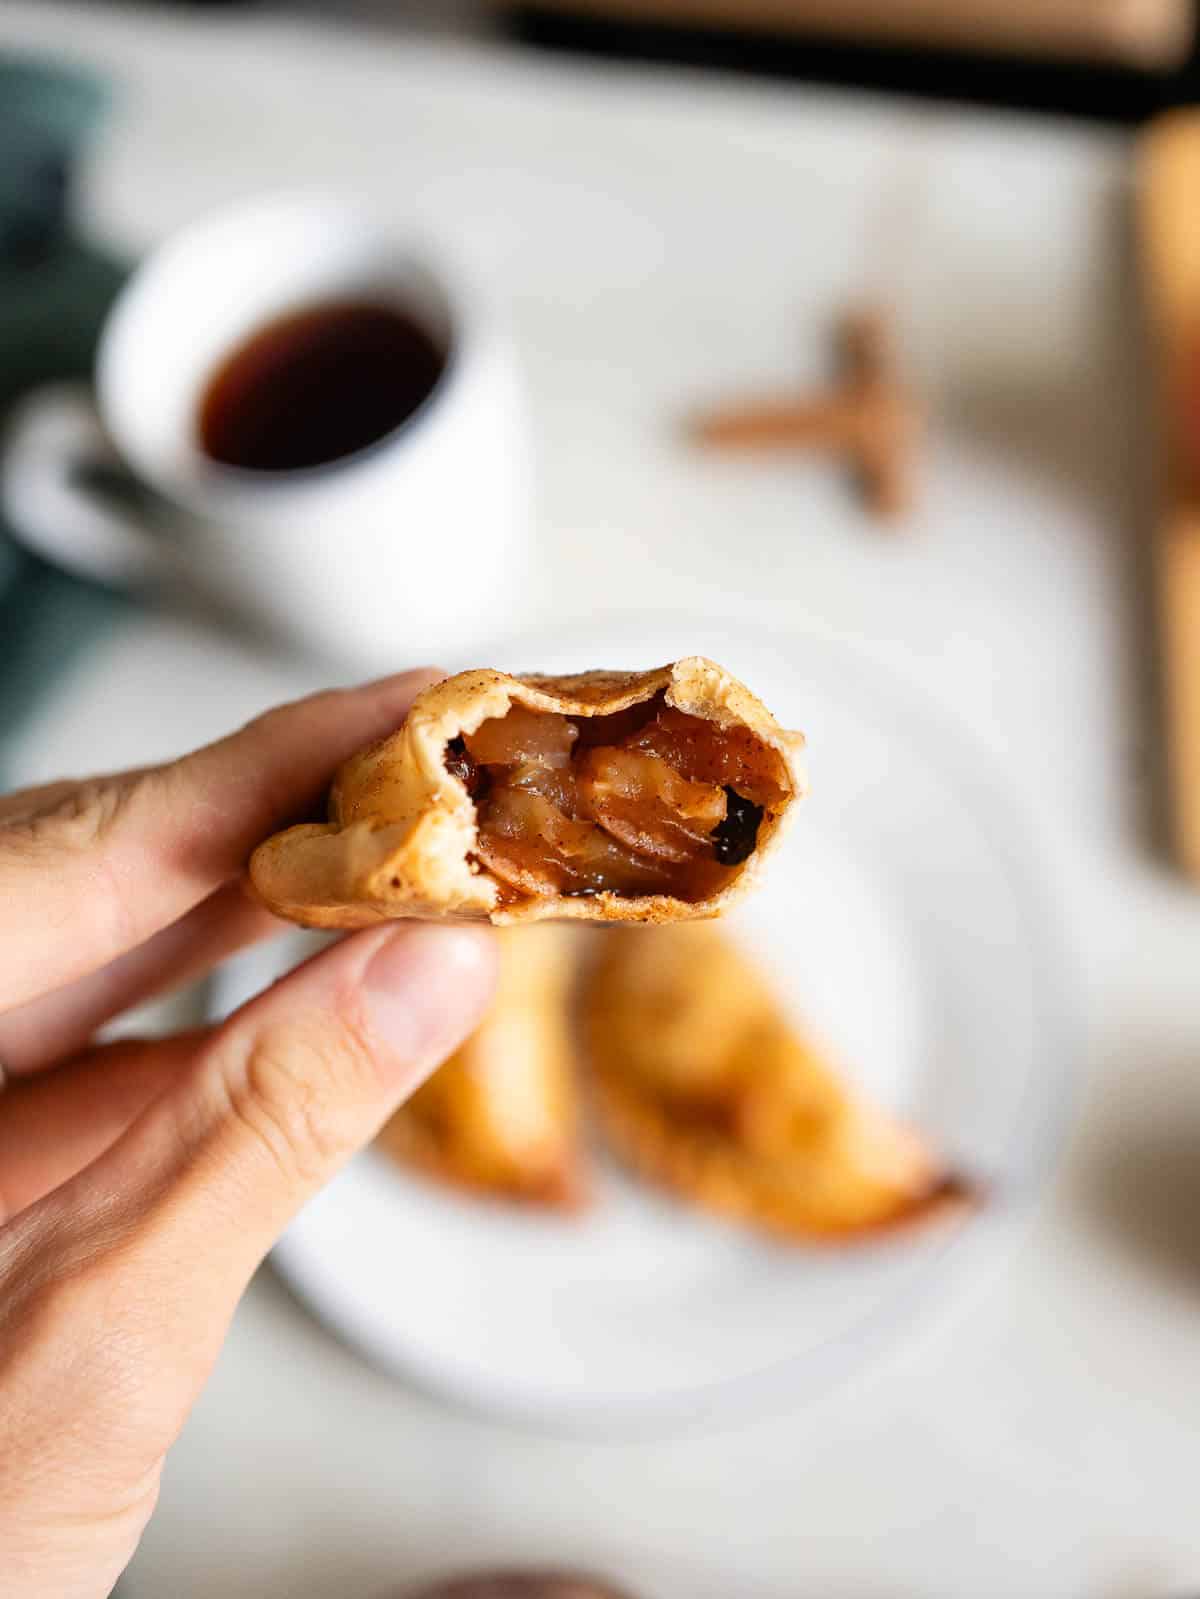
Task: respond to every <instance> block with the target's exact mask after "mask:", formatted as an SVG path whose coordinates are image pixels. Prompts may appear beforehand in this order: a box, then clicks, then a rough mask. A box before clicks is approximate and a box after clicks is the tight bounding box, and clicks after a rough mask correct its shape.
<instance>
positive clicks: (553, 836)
mask: <svg viewBox="0 0 1200 1599" xmlns="http://www.w3.org/2000/svg"><path fill="white" fill-rule="evenodd" d="M802 742H803V741H802V739H801V738H800V736H799V735H798V734H794V733H787V732H784V730H783V729H782V728H781V727H780V726H779V724H778V723H777V722H776V721H775V719H774V717H773V716H772V715H771V714H770V712H769V711H768V710H767V709H766V707H765V706H763V705H762V704H760V702H759V701H758V700H757V699H755V697H754V696H753V694H751V693H750V691H749V690H748V689H747V688H745V687H743V685H742V684H741V683H739V682H738V681H737V679H736V678H734V677H731V676H730V674H729V673H728V672H726V671H725V670H724V669H723V668H722V667H720V666H717V665H715V664H714V663H713V662H712V661H707V660H704V659H703V658H702V657H700V656H690V657H688V658H687V659H685V660H681V661H676V662H675V664H674V665H673V666H664V667H661V668H660V669H658V670H657V671H651V672H630V673H621V672H584V673H581V674H579V675H578V676H574V677H541V676H525V677H508V676H506V675H505V674H504V673H503V672H496V671H489V670H481V671H472V672H462V673H460V674H459V675H458V676H457V677H451V678H447V679H446V680H445V681H444V682H442V683H438V684H435V685H434V686H433V687H432V688H429V689H427V690H426V691H425V692H424V693H423V694H421V695H420V696H419V697H418V699H417V700H416V702H415V703H414V705H413V707H412V709H411V710H410V711H409V713H408V717H407V718H406V720H405V722H404V725H403V726H402V727H401V728H400V729H399V731H398V732H396V733H394V734H393V735H392V736H391V737H390V738H387V739H384V740H383V742H382V743H379V744H376V745H374V746H372V748H370V749H367V750H364V751H362V752H361V753H360V754H358V755H356V756H353V757H352V758H351V759H350V760H349V761H347V762H346V764H345V765H344V766H343V767H342V769H341V771H340V772H339V773H338V775H337V778H336V780H335V782H334V785H333V789H332V792H331V794H330V800H329V821H328V822H327V823H324V824H317V825H308V826H301V827H293V828H289V829H288V830H287V831H286V832H283V833H279V834H277V835H276V836H275V837H274V838H270V839H268V840H267V842H266V843H265V844H263V845H261V846H260V847H259V848H258V849H257V850H256V851H255V853H254V856H253V859H252V860H251V862H250V876H251V881H252V883H253V885H254V887H255V889H256V890H257V892H258V894H259V895H260V897H261V898H262V899H263V901H264V902H265V903H266V904H267V905H268V906H269V907H270V909H271V910H273V911H274V912H275V913H276V915H279V916H284V917H287V918H288V919H289V920H291V921H295V922H300V923H303V924H304V925H306V926H311V927H363V926H367V925H368V924H370V923H372V922H378V921H383V920H386V919H387V918H389V917H397V916H416V917H427V918H432V917H437V918H441V917H462V918H471V919H476V920H478V919H483V918H490V919H491V920H492V921H494V922H501V923H503V922H519V921H535V920H540V919H542V918H546V917H557V918H568V917H569V918H574V919H578V920H584V921H606V922H608V921H628V922H671V921H682V920H688V919H695V918H699V917H707V916H715V915H718V914H719V913H720V912H721V911H723V910H724V909H725V907H726V906H727V905H728V904H729V902H730V900H731V899H732V898H733V897H734V896H735V894H737V893H739V892H740V891H742V890H743V889H744V888H745V887H746V886H747V884H748V883H749V882H750V880H751V878H752V877H753V875H754V873H755V871H756V870H757V868H758V866H759V864H760V862H761V860H762V857H763V855H764V853H765V852H766V850H767V849H768V848H769V847H770V846H771V844H772V843H773V842H774V841H775V839H776V837H777V836H778V834H779V831H780V828H781V827H782V825H783V822H784V820H785V817H786V816H787V813H788V811H789V809H790V807H791V805H792V803H793V801H794V800H795V799H796V798H797V797H798V796H799V795H800V794H801V793H802V792H803V779H802V778H801V775H800V772H799V770H798V767H797V763H796V756H797V752H798V749H799V747H800V745H801V744H802Z"/></svg>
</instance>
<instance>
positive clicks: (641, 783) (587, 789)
mask: <svg viewBox="0 0 1200 1599" xmlns="http://www.w3.org/2000/svg"><path fill="white" fill-rule="evenodd" d="M578 773H579V775H578V793H579V805H580V808H581V810H582V811H583V813H584V814H585V815H587V816H591V817H593V818H594V819H595V820H596V821H597V822H599V824H600V826H601V827H602V828H604V830H605V832H607V833H610V834H611V835H612V837H613V838H616V839H619V840H620V841H621V843H622V844H627V845H628V846H629V848H630V849H632V850H637V851H638V852H639V853H640V854H642V855H651V856H659V857H661V858H662V859H663V860H668V861H677V862H682V861H690V860H694V859H696V858H697V857H698V856H700V855H704V854H710V855H711V853H712V849H713V844H712V834H713V831H714V829H715V828H717V827H718V826H719V825H720V824H721V823H722V822H723V821H724V820H725V793H724V790H723V789H719V788H714V787H713V785H712V784H711V783H691V782H689V781H688V779H687V778H686V777H680V775H679V773H678V772H677V771H676V770H675V768H674V767H673V766H668V765H667V763H666V761H664V760H662V759H661V757H659V756H657V755H648V754H644V753H643V752H641V751H640V750H618V749H594V750H589V751H588V753H587V754H586V755H585V756H584V757H583V759H582V760H581V761H580V762H579V766H578Z"/></svg>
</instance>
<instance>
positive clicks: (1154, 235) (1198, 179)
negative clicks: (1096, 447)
mask: <svg viewBox="0 0 1200 1599" xmlns="http://www.w3.org/2000/svg"><path fill="white" fill-rule="evenodd" d="M1138 175H1139V179H1140V190H1139V202H1138V212H1139V230H1138V231H1139V238H1140V245H1141V254H1142V264H1143V278H1144V288H1145V297H1146V305H1147V311H1148V316H1149V322H1150V331H1151V338H1152V341H1153V352H1154V364H1155V372H1156V381H1157V390H1158V394H1157V400H1158V406H1159V419H1160V429H1159V431H1160V437H1161V440H1162V490H1163V502H1162V509H1161V520H1160V523H1159V527H1158V530H1157V534H1156V547H1155V552H1154V564H1155V572H1156V584H1157V589H1158V606H1159V614H1160V618H1161V633H1162V644H1161V648H1162V678H1163V694H1164V708H1165V713H1166V733H1167V752H1166V753H1167V777H1168V785H1169V791H1170V792H1169V800H1170V812H1171V824H1172V833H1173V841H1174V845H1175V850H1176V853H1177V855H1178V858H1179V861H1180V863H1181V865H1183V867H1184V868H1185V869H1186V870H1187V871H1188V872H1190V873H1191V874H1192V875H1193V876H1195V877H1198V878H1200V112H1192V111H1180V112H1174V113H1172V114H1171V115H1169V116H1167V117H1164V118H1162V119H1161V120H1160V121H1159V122H1157V123H1155V124H1153V125H1152V126H1151V128H1150V130H1149V131H1148V132H1147V133H1146V134H1145V135H1144V137H1143V142H1142V149H1141V160H1140V163H1139V174H1138Z"/></svg>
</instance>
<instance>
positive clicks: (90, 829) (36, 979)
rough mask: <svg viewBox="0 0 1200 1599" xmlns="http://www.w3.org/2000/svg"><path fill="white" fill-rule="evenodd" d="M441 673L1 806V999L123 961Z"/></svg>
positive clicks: (382, 685) (377, 686) (386, 683)
mask: <svg viewBox="0 0 1200 1599" xmlns="http://www.w3.org/2000/svg"><path fill="white" fill-rule="evenodd" d="M439 675H440V674H438V673H437V672H433V671H429V670H423V671H418V672H405V673H401V674H400V675H398V676H396V677H389V678H384V679H383V680H381V681H380V682H378V683H370V684H368V685H366V686H365V687H363V688H358V689H341V690H331V691H329V692H327V693H324V694H316V695H313V696H312V697H310V698H308V699H304V700H297V701H296V702H295V703H294V704H291V705H285V706H282V707H280V708H279V709H277V710H273V711H268V712H267V713H266V715H265V716H260V717H258V718H256V719H255V720H254V721H253V722H250V723H249V724H248V725H247V726H246V727H244V728H242V729H241V730H240V731H239V732H237V733H233V734H231V735H230V736H229V737H228V738H223V739H221V740H219V741H218V742H217V743H216V744H209V745H207V746H206V747H205V748H203V749H200V750H197V751H195V752H194V753H193V754H191V755H185V756H184V757H183V758H182V759H181V760H178V761H172V762H170V763H168V764H167V765H163V766H155V767H150V768H147V769H145V770H143V771H137V772H126V773H120V774H117V775H116V776H113V777H103V778H96V779H91V780H88V781H85V782H81V783H73V784H68V785H64V784H61V783H55V784H51V785H49V786H48V787H47V788H45V789H41V790H33V791H31V792H30V793H28V794H27V795H24V796H22V795H14V796H12V797H11V799H10V801H9V802H8V803H6V805H5V806H4V809H3V810H0V1010H3V1009H5V1008H7V1007H8V1006H11V1005H17V1004H20V1003H21V1002H23V1001H24V1000H28V999H33V998H35V997H36V996H37V995H39V994H44V993H47V992H49V991H50V990H52V989H55V988H60V987H61V986H62V985H63V984H64V983H68V982H71V981H72V980H73V979H74V978H77V977H80V976H82V975H83V974H84V973H86V972H89V971H93V970H95V969H96V968H97V967H99V966H102V965H104V964H105V963H106V962H107V961H110V960H113V959H114V958H115V957H116V956H118V955H121V954H123V953H124V952H125V951H126V950H128V949H131V948H133V947H134V946H135V945H137V944H140V943H141V942H142V941H143V940H144V939H146V938H149V937H150V935H151V934H153V933H156V932H158V930H159V929H160V928H163V927H166V926H167V925H168V924H169V923H171V922H173V921H175V920H176V919H177V918H178V917H180V916H182V915H183V914H184V913H185V912H186V911H188V910H190V909H191V908H192V906H193V905H196V904H198V903H199V901H200V900H202V899H203V898H204V897H205V896H206V895H207V894H209V893H211V892H212V890H213V889H215V888H218V887H219V886H220V885H221V884H222V883H223V882H226V881H227V880H228V879H229V878H231V877H234V876H236V875H237V874H238V873H239V872H240V871H241V870H242V868H243V867H244V865H245V863H246V859H247V857H248V856H249V854H250V852H251V850H252V849H253V848H254V846H255V845H256V844H258V843H260V842H261V841H262V839H263V838H264V837H265V836H266V835H267V834H268V833H270V832H272V831H273V830H274V829H275V828H277V827H279V826H281V825H283V824H284V823H286V822H287V821H289V820H290V819H295V818H302V817H303V816H305V815H311V813H312V811H313V810H314V808H315V807H316V805H317V804H318V802H319V800H320V796H321V793H322V790H323V789H324V788H325V787H326V785H327V784H328V783H329V781H330V779H331V778H332V776H333V774H334V772H335V770H336V769H337V767H338V766H339V765H340V764H341V762H342V761H343V760H345V759H346V757H347V756H349V755H352V754H353V753H354V751H355V750H356V749H359V748H360V747H361V746H362V745H363V744H367V743H369V742H370V741H371V740H372V739H374V738H379V737H382V736H383V735H385V734H387V733H390V732H392V731H393V730H394V729H395V728H396V727H397V726H398V725H399V724H400V722H401V721H402V720H403V719H404V717H405V715H406V714H407V712H408V708H409V705H410V704H411V703H412V700H413V698H414V696H415V695H416V694H417V693H419V691H420V690H421V689H422V688H425V687H426V686H427V685H428V684H429V683H431V682H434V681H436V680H437V678H438V676H439Z"/></svg>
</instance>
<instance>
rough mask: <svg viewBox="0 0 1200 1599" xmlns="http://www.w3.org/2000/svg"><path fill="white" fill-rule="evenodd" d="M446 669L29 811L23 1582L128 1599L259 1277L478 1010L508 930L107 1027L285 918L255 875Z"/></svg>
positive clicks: (10, 980)
mask: <svg viewBox="0 0 1200 1599" xmlns="http://www.w3.org/2000/svg"><path fill="white" fill-rule="evenodd" d="M428 681H430V675H429V674H424V673H409V674H407V675H405V676H401V677H395V678H390V679H387V680H386V681H384V682H382V683H377V684H372V685H370V686H368V687H366V688H363V689H357V690H352V691H347V692H336V693H329V694H321V695H317V696H316V697H314V698H312V699H308V700H303V701H300V702H298V703H297V704H294V705H290V706H285V707H283V708H282V709H280V710H276V711H272V712H270V713H269V714H268V715H266V716H264V717H261V718H259V719H258V720H257V721H255V722H252V723H251V724H250V725H249V726H248V727H246V728H244V729H243V730H242V731H241V732H239V733H235V734H234V735H233V736H232V737H230V738H227V739H224V740H222V741H221V742H220V743H217V744H213V745H210V746H209V747H207V748H206V749H202V750H199V751H197V752H196V753H195V754H192V755H189V756H186V757H185V758H184V759H183V760H180V761H176V762H173V763H171V764H170V765H166V766H161V767H154V768H150V769H148V770H145V771H140V772H132V773H125V774H122V775H120V776H116V777H111V778H101V779H98V780H94V781H89V782H84V783H55V784H51V785H49V786H48V787H45V788H40V789H32V790H28V791H26V792H25V793H18V794H12V795H9V796H7V797H4V798H0V1062H3V1064H4V1066H5V1067H6V1069H7V1078H6V1079H5V1081H4V1085H3V1088H2V1089H0V1576H2V1578H3V1581H2V1582H0V1588H2V1590H3V1593H4V1596H5V1599H100V1596H103V1595H106V1594H108V1593H109V1591H110V1589H111V1587H112V1585H113V1583H114V1582H115V1581H116V1579H117V1577H118V1576H119V1574H120V1572H121V1571H122V1570H123V1569H124V1567H125V1565H126V1564H127V1563H128V1561H129V1559H130V1557H131V1555H132V1554H133V1551H134V1549H135V1548H136V1546H137V1542H138V1539H139V1537H140V1535H141V1532H142V1529H143V1528H144V1526H145V1524H146V1521H147V1520H148V1518H149V1516H150V1513H151V1511H152V1510H153V1508H154V1504H155V1500H156V1497H157V1494H158V1485H159V1477H160V1474H161V1471H162V1466H163V1461H164V1458H165V1456H166V1452H167V1450H168V1449H169V1448H170V1446H171V1444H172V1443H173V1442H174V1441H175V1438H176V1437H177V1436H178V1433H179V1430H180V1428H181V1427H182V1425H183V1423H184V1421H185V1419H186V1418H187V1415H188V1412H189V1411H190V1409H191V1407H192V1404H193V1403H194V1401H195V1399H196V1397H197V1395H198V1393H199V1391H200V1389H201V1387H202V1385H203V1383H204V1381H205V1379H206V1377H207V1376H208V1373H209V1370H210V1369H211V1367H212V1364H213V1361H214V1360H215V1358H216V1355H217V1352H218V1350H219V1349H220V1346H221V1343H222V1340H223V1338H224V1336H225V1332H226V1329H227V1327H228V1324H229V1320H230V1317H231V1316H232V1314H233V1310H234V1308H235V1306H236V1304H237V1302H238V1299H239V1298H240V1296H241V1294H242V1291H243V1289H244V1288H245V1286H246V1284H247V1282H248V1281H249V1279H250V1277H251V1275H252V1273H253V1272H254V1270H255V1267H256V1266H257V1265H258V1264H259V1262H260V1261H261V1260H262V1258H263V1256H264V1254H265V1253H266V1251H267V1250H268V1249H269V1248H270V1246H271V1244H272V1243H273V1241H274V1239H275V1238H276V1237H277V1235H278V1234H279V1232H280V1231H281V1229H282V1228H283V1227H284V1226H285V1225H286V1223H287V1222H288V1220H289V1219H290V1217H291V1216H292V1215H293V1214H294V1213H295V1212H296V1211H297V1210H298V1209H299V1208H300V1206H301V1205H302V1204H303V1203H304V1201H305V1200H306V1199H307V1198H308V1197H309V1196H310V1195H311V1194H312V1193H313V1192H314V1191H315V1190H316V1189H317V1188H319V1187H320V1186H321V1185H322V1183H324V1182H325V1181H327V1179H328V1178H329V1177H331V1176H332V1175H333V1173H334V1172H335V1171H336V1170H337V1169H338V1168H339V1167H340V1166H341V1165H342V1164H343V1163H344V1161H346V1160H347V1159H348V1157H349V1156H350V1155H351V1154H352V1153H353V1152H354V1151H355V1150H356V1149H358V1148H359V1147H360V1146H361V1145H362V1144H364V1143H365V1142H366V1141H367V1140H368V1139H370V1138H371V1137H372V1136H373V1134H374V1133H375V1132H376V1130H377V1129H378V1128H379V1126H380V1125H381V1124H382V1122H383V1121H384V1120H385V1119H386V1117H387V1116H388V1115H389V1114H390V1113H391V1111H392V1110H393V1109H394V1108H395V1106H396V1105H397V1104H398V1103H399V1102H400V1101H401V1100H402V1099H404V1098H405V1097H406V1096H407V1095H408V1094H410V1093H411V1092H412V1091H413V1090H414V1089H415V1088H416V1087H417V1086H418V1084H419V1083H420V1082H421V1081H422V1079H423V1078H424V1077H425V1076H426V1075H428V1073H429V1072H430V1071H431V1070H432V1069H433V1067H434V1066H436V1065H437V1064H438V1063H439V1062H440V1061H441V1060H443V1059H444V1058H445V1057H446V1056H447V1055H448V1054H449V1053H450V1052H451V1051H452V1050H453V1049H455V1048H456V1047H457V1046H458V1044H459V1043H460V1042H461V1041H462V1039H463V1038H464V1037H465V1036H466V1035H467V1033H469V1032H470V1031H471V1030H472V1028H473V1027H474V1026H475V1024H476V1023H477V1021H478V1020H479V1017H480V1014H481V1012H482V1010H483V1008H484V1006H485V1005H486V1003H487V1000H488V997H489V995H490V992H491V983H492V951H491V949H490V945H489V942H488V939H487V936H486V934H485V933H483V932H481V931H479V930H475V929H468V928H446V927H435V926H432V925H422V924H406V925H397V924H392V925H390V926H386V927H381V928H378V929H372V930H370V931H368V932H363V933H357V934H355V935H353V936H352V937H350V938H347V939H345V940H343V941H342V942H341V943H339V944H337V945H336V946H335V947H333V948H331V949H328V950H325V951H323V952H322V953H321V954H319V955H318V956H316V957H315V958H314V959H313V960H311V961H309V962H307V963H306V964H305V965H304V966H302V967H300V968H298V969H297V970H296V971H294V972H292V973H291V974H290V975H289V976H288V977H286V978H284V980H283V981H282V982H280V983H278V984H276V985H275V986H274V987H273V988H271V989H269V990H268V991H267V992H266V993H264V994H262V995H260V996H259V997H258V998H257V999H255V1000H253V1001H251V1002H250V1003H249V1004H248V1005H245V1006H243V1007H242V1009H241V1010H239V1011H237V1012H235V1014H234V1015H232V1016H231V1017H230V1018H229V1019H228V1020H227V1021H225V1022H223V1023H221V1024H220V1025H219V1026H216V1027H211V1028H208V1029H203V1030H198V1031H195V1032H191V1033H187V1034H184V1035H181V1036H179V1037H175V1038H169V1039H164V1040H158V1041H146V1040H138V1041H133V1040H121V1041H119V1042H114V1043H109V1044H106V1045H100V1046H97V1045H93V1044H90V1043H89V1042H88V1041H89V1040H90V1039H91V1037H92V1035H93V1034H94V1032H95V1031H96V1029H97V1028H98V1027H99V1026H100V1024H101V1023H102V1022H104V1021H106V1020H107V1019H108V1018H110V1017H112V1016H114V1015H117V1014H118V1013H119V1012H121V1011H123V1010H125V1009H126V1008H128V1007H129V1006H130V1005H131V1004H133V1003H135V1002H136V1001H138V1000H141V999H144V998H146V997H148V996H149V995H151V994H154V993H156V992H159V991H161V990H164V989H166V988H170V987H174V986H176V985H177V984H178V983H179V982H181V981H183V980H185V979H187V978H191V977H194V976H196V975H197V974H199V973H200V972H202V971H204V970H205V969H207V968H208V967H210V966H212V965H213V964H214V963H215V962H216V961H218V960H220V959H221V958H222V957H223V956H224V955H226V954H228V953H229V952H230V951H232V950H233V949H235V948H237V947H239V946H240V945H243V944H245V943H248V942H250V941H251V940H253V939H256V938H261V937H264V936H266V935H267V934H269V933H271V932H272V931H275V930H277V929H278V927H279V923H278V922H276V921H274V919H273V918H272V917H270V916H269V915H268V914H267V913H266V912H265V911H264V910H263V909H262V908H261V907H259V906H257V905H255V904H254V903H253V902H252V901H251V900H250V899H249V897H248V896H247V895H246V893H245V891H244V889H243V887H242V882H241V869H242V867H243V865H244V863H245V861H246V858H247V857H248V855H249V853H250V851H251V850H252V848H253V847H254V845H255V844H257V843H258V842H259V841H260V840H261V839H262V838H264V837H265V836H266V835H267V834H268V833H270V832H271V831H272V829H274V828H276V827H278V826H280V825H281V824H283V823H285V822H287V821H288V820H289V819H294V818H295V816H296V814H297V813H303V812H304V811H306V810H307V811H311V810H312V809H313V808H314V807H315V805H316V804H317V802H318V800H319V797H320V793H321V790H322V789H323V787H324V786H325V785H326V784H327V783H328V781H329V779H330V778H331V776H332V774H333V771H334V769H335V767H336V766H337V765H338V764H339V763H340V761H341V760H343V759H344V758H345V757H346V756H348V755H349V754H351V753H352V751H354V750H356V749H358V748H361V746H362V745H363V744H364V743H367V742H369V741H370V740H371V739H373V738H377V737H379V736H381V735H383V734H384V733H387V732H390V731H391V730H392V729H393V728H394V727H396V726H397V725H398V723H399V722H400V721H401V720H402V718H403V716H404V714H405V712H406V710H407V708H408V705H409V703H410V701H411V699H412V697H413V695H414V694H415V693H417V692H418V691H419V690H420V689H421V688H423V687H424V686H425V684H426V683H427V682H428Z"/></svg>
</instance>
